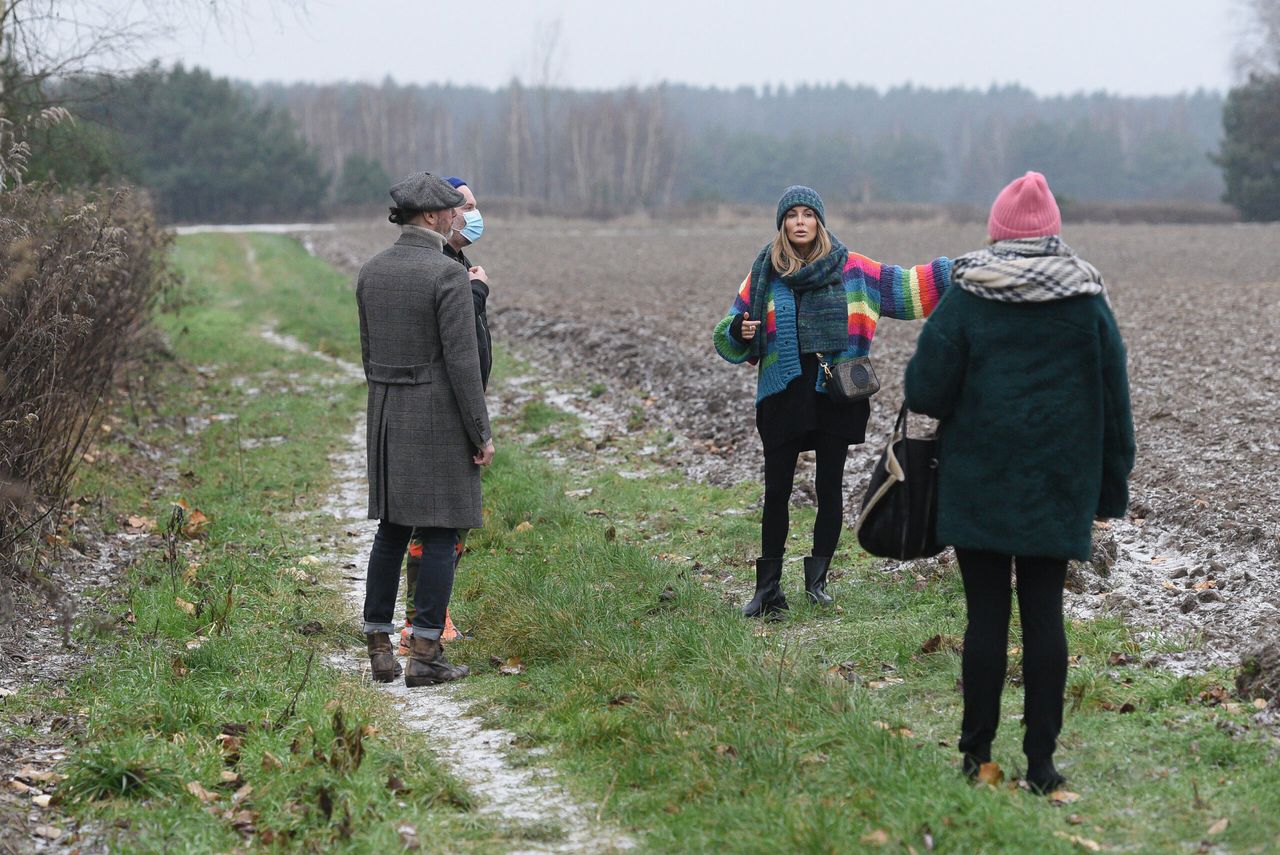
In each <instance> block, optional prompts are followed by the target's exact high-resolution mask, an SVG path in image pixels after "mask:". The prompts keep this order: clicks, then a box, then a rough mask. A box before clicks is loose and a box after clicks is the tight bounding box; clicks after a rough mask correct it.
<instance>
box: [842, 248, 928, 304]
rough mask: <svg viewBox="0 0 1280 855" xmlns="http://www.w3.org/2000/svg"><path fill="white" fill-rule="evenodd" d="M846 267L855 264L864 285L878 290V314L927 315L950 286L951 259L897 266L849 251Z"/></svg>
mask: <svg viewBox="0 0 1280 855" xmlns="http://www.w3.org/2000/svg"><path fill="white" fill-rule="evenodd" d="M847 267H859V268H861V269H862V275H863V276H864V277H865V278H866V280H867V285H868V286H870V287H871V288H873V289H875V290H876V291H878V292H879V294H880V314H882V315H884V316H885V317H889V318H896V319H897V320H900V321H918V320H920V319H921V318H927V317H929V315H930V314H931V313H932V312H933V310H934V308H935V307H936V306H937V305H938V303H939V301H941V300H942V296H943V295H944V294H946V293H947V290H948V289H949V288H950V287H951V259H949V258H947V257H946V256H942V257H940V258H935V259H934V260H933V261H931V262H929V263H928V264H917V265H916V266H915V267H899V266H898V265H896V264H881V263H880V262H878V261H873V260H872V259H870V258H867V257H866V256H865V255H858V254H857V253H855V252H851V253H849V261H848V262H847V265H846V269H847Z"/></svg>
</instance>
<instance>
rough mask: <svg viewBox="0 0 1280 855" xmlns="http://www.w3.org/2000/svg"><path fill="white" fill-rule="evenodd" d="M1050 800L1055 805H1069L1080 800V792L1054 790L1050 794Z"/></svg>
mask: <svg viewBox="0 0 1280 855" xmlns="http://www.w3.org/2000/svg"><path fill="white" fill-rule="evenodd" d="M1049 801H1050V802H1052V803H1053V804H1055V805H1069V804H1073V803H1075V802H1078V801H1080V794H1079V793H1073V792H1071V791H1070V790H1054V791H1053V792H1052V793H1050V794H1049Z"/></svg>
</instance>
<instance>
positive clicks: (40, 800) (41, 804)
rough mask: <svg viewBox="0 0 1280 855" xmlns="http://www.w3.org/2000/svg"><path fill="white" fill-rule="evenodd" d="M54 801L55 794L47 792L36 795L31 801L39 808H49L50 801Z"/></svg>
mask: <svg viewBox="0 0 1280 855" xmlns="http://www.w3.org/2000/svg"><path fill="white" fill-rule="evenodd" d="M52 801H53V796H51V795H48V794H47V793H46V794H43V795H39V796H35V797H34V798H32V799H31V803H32V804H33V805H35V806H36V807H38V808H47V807H48V806H49V803H50V802H52Z"/></svg>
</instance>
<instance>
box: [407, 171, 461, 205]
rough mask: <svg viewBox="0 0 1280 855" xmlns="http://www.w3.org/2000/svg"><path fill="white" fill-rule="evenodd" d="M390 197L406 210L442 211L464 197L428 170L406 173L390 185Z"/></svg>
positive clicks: (459, 201) (458, 203)
mask: <svg viewBox="0 0 1280 855" xmlns="http://www.w3.org/2000/svg"><path fill="white" fill-rule="evenodd" d="M391 199H392V201H394V202H395V203H396V207H397V208H402V209H404V210H407V211H442V210H444V209H445V208H457V207H459V206H461V205H462V203H463V202H464V201H466V200H465V199H463V197H462V194H461V193H459V192H458V191H457V190H455V189H454V188H452V187H450V186H449V182H447V181H445V180H444V179H443V178H440V177H438V176H435V175H432V174H431V173H430V172H415V173H413V174H412V175H406V176H405V177H404V178H401V179H400V180H399V181H397V182H396V183H395V184H393V185H392V186H391Z"/></svg>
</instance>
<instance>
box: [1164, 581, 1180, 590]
mask: <svg viewBox="0 0 1280 855" xmlns="http://www.w3.org/2000/svg"><path fill="white" fill-rule="evenodd" d="M1160 587H1161V588H1165V589H1166V590H1169V591H1176V590H1178V586H1177V585H1175V584H1173V583H1172V582H1170V581H1169V580H1168V579H1165V580H1164V581H1163V582H1161V583H1160Z"/></svg>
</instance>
